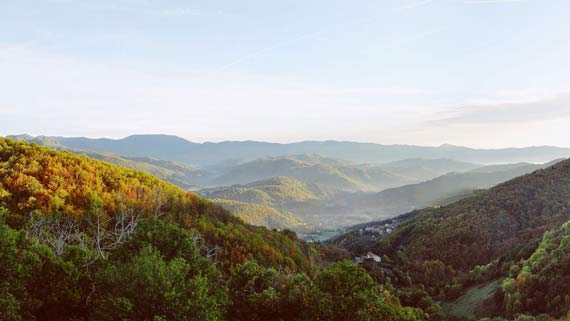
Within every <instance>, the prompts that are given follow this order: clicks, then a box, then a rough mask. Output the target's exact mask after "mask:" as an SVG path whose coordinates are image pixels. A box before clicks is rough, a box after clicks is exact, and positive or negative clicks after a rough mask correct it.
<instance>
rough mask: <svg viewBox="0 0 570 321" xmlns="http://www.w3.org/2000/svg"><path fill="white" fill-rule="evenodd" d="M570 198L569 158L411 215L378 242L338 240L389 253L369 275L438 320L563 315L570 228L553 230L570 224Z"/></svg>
mask: <svg viewBox="0 0 570 321" xmlns="http://www.w3.org/2000/svg"><path fill="white" fill-rule="evenodd" d="M569 195H570V160H566V161H562V162H560V163H557V164H555V165H553V166H551V167H548V168H546V169H540V170H537V171H535V172H533V173H532V174H528V175H524V176H522V177H518V178H515V179H513V180H510V181H508V182H506V183H503V184H500V185H498V186H496V187H493V188H491V189H489V190H487V191H481V192H478V193H477V194H474V195H473V196H471V197H468V198H465V199H463V200H460V201H457V202H455V203H452V204H450V205H448V206H443V207H431V208H426V209H423V210H418V211H414V212H411V213H409V214H407V215H406V216H403V217H402V218H401V219H398V220H397V222H398V224H397V227H396V228H395V231H394V232H393V233H388V234H385V235H383V236H378V237H377V238H376V241H373V242H368V243H367V244H366V243H361V244H360V246H353V244H356V243H354V242H358V239H359V236H358V233H356V232H351V235H353V236H354V237H355V239H353V240H351V239H350V238H347V237H344V238H337V240H336V241H337V243H338V242H339V241H340V240H342V242H344V243H345V244H346V242H349V243H348V244H346V245H347V247H349V248H352V249H353V250H354V249H356V250H357V251H359V252H365V251H374V252H375V253H378V254H380V255H384V256H385V260H383V263H382V264H383V265H384V267H383V268H382V269H374V268H372V269H371V273H373V275H375V277H376V278H377V279H378V280H379V281H380V282H386V280H388V279H390V280H391V281H392V282H394V284H395V286H396V288H397V289H398V290H397V292H398V296H399V297H400V299H401V300H402V302H404V303H406V304H410V305H414V306H419V307H422V308H423V309H424V310H426V311H432V316H433V315H435V314H439V315H440V316H441V317H444V316H446V314H445V313H444V312H445V311H448V313H451V314H452V315H453V316H454V317H460V318H469V319H473V318H477V317H483V316H503V317H515V316H517V315H518V314H519V313H527V314H533V315H538V314H540V313H548V314H549V315H551V316H553V317H560V316H562V314H563V312H564V313H566V312H567V311H568V308H569V307H568V306H567V305H566V302H567V301H565V295H564V294H563V293H564V291H565V287H564V285H563V284H564V282H565V281H564V280H566V278H567V271H566V269H564V267H563V263H562V262H565V260H566V258H565V255H566V254H565V253H566V252H565V251H566V249H565V247H564V246H565V243H564V239H565V236H564V235H565V233H566V232H567V231H566V230H567V228H566V225H564V226H563V227H562V229H561V230H560V231H555V232H548V231H550V230H553V229H554V230H556V229H558V227H559V226H560V225H561V224H562V223H564V222H566V221H568V220H569V219H570V198H569ZM545 232H546V234H544V233H545ZM543 234H544V237H543ZM361 237H362V236H360V238H361ZM541 238H542V239H543V241H542V243H540V240H541ZM373 240H374V239H373ZM342 242H341V243H342ZM350 242H353V244H351V243H350ZM362 244H364V246H365V247H364V248H362ZM539 244H540V245H539ZM549 278H550V280H552V281H549ZM499 284H501V286H500V287H499V286H498V285H499ZM547 289H549V290H547ZM544 291H550V292H549V293H548V294H546V292H544ZM438 301H439V302H442V304H443V307H444V308H445V310H442V309H441V306H440V305H439V304H437V303H436V302H438ZM436 311H439V312H436ZM458 311H459V312H458ZM434 313H435V314H434ZM447 316H449V315H447Z"/></svg>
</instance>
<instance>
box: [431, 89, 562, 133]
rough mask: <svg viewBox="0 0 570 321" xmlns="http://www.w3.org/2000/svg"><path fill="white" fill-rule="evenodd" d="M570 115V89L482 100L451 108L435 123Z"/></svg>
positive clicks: (520, 120) (499, 121)
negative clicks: (536, 95) (536, 96)
mask: <svg viewBox="0 0 570 321" xmlns="http://www.w3.org/2000/svg"><path fill="white" fill-rule="evenodd" d="M558 119H570V92H562V93H558V94H556V95H554V96H552V97H548V98H545V97H543V98H540V99H534V100H527V101H509V100H497V101H481V102H476V103H472V104H467V105H463V106H459V107H454V108H449V109H447V110H445V111H443V112H441V113H439V119H437V120H435V121H433V122H432V123H434V124H442V125H444V124H445V125H457V124H462V125H465V124H504V123H528V122H537V121H548V120H558Z"/></svg>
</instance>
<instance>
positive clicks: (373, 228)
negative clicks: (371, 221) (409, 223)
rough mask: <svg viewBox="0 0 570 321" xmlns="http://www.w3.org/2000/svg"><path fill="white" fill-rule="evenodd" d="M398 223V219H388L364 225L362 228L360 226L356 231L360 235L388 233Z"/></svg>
mask: <svg viewBox="0 0 570 321" xmlns="http://www.w3.org/2000/svg"><path fill="white" fill-rule="evenodd" d="M399 225H400V223H399V222H398V221H395V220H394V221H389V222H387V223H383V224H378V225H370V226H366V227H364V228H361V229H360V230H359V231H358V233H359V234H360V235H364V234H378V235H384V234H390V233H392V232H393V231H394V230H395V229H396V228H397V227H398V226H399Z"/></svg>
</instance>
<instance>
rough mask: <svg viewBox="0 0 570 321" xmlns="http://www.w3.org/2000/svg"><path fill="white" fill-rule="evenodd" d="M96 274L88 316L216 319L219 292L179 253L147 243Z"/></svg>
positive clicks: (220, 313)
mask: <svg viewBox="0 0 570 321" xmlns="http://www.w3.org/2000/svg"><path fill="white" fill-rule="evenodd" d="M131 255H132V256H131V257H130V258H129V259H128V260H126V261H122V260H120V261H116V262H113V261H110V262H108V265H107V266H106V267H105V268H103V269H102V270H101V271H99V272H98V273H97V275H96V279H95V283H96V286H97V289H100V291H99V292H98V293H97V297H96V298H95V299H94V308H93V314H92V317H91V319H92V320H125V319H128V320H133V321H135V320H140V321H143V320H150V319H156V318H162V319H164V320H173V321H182V320H195V321H197V320H200V321H202V320H203V321H210V320H220V319H221V318H222V316H223V302H224V300H223V297H222V298H220V294H218V293H216V292H217V291H215V288H213V286H214V284H212V282H210V280H209V278H208V277H207V276H205V275H202V273H201V271H200V270H194V269H193V265H194V262H192V261H187V260H185V259H184V258H182V257H175V258H173V259H171V260H166V259H165V258H164V257H163V256H162V254H161V253H160V252H159V251H158V250H156V249H155V248H153V247H152V246H150V245H146V246H144V247H142V248H141V250H140V251H139V252H134V253H131Z"/></svg>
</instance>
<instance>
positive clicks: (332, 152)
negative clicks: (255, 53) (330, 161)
mask: <svg viewBox="0 0 570 321" xmlns="http://www.w3.org/2000/svg"><path fill="white" fill-rule="evenodd" d="M11 137H12V138H15V139H24V140H27V141H35V142H40V143H42V144H44V145H48V146H51V147H59V148H62V147H63V148H71V149H82V150H89V151H96V152H111V153H114V154H118V155H122V156H130V157H152V158H157V159H161V160H168V161H180V162H184V163H187V164H190V165H199V166H207V165H213V164H217V163H221V162H225V161H228V160H239V161H250V160H254V159H258V158H262V157H277V156H286V155H296V154H304V153H315V154H319V155H322V156H325V157H333V158H337V159H344V160H350V161H354V162H358V163H369V162H392V161H398V160H402V159H409V158H427V159H434V158H448V159H454V160H458V161H464V162H474V163H483V164H491V163H516V162H533V163H543V162H547V161H550V160H553V159H557V158H562V157H570V149H569V148H560V147H552V146H537V147H526V148H503V149H474V148H468V147H462V146H455V145H449V144H445V145H441V146H437V147H429V146H413V145H382V144H374V143H357V142H342V141H304V142H297V143H290V144H278V143H267V142H255V141H239V142H238V141H228V142H220V143H194V142H190V141H188V140H186V139H183V138H180V137H177V136H169V135H132V136H128V137H126V138H122V139H108V138H99V139H93V138H84V137H56V136H38V137H32V136H29V135H15V136H11Z"/></svg>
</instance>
